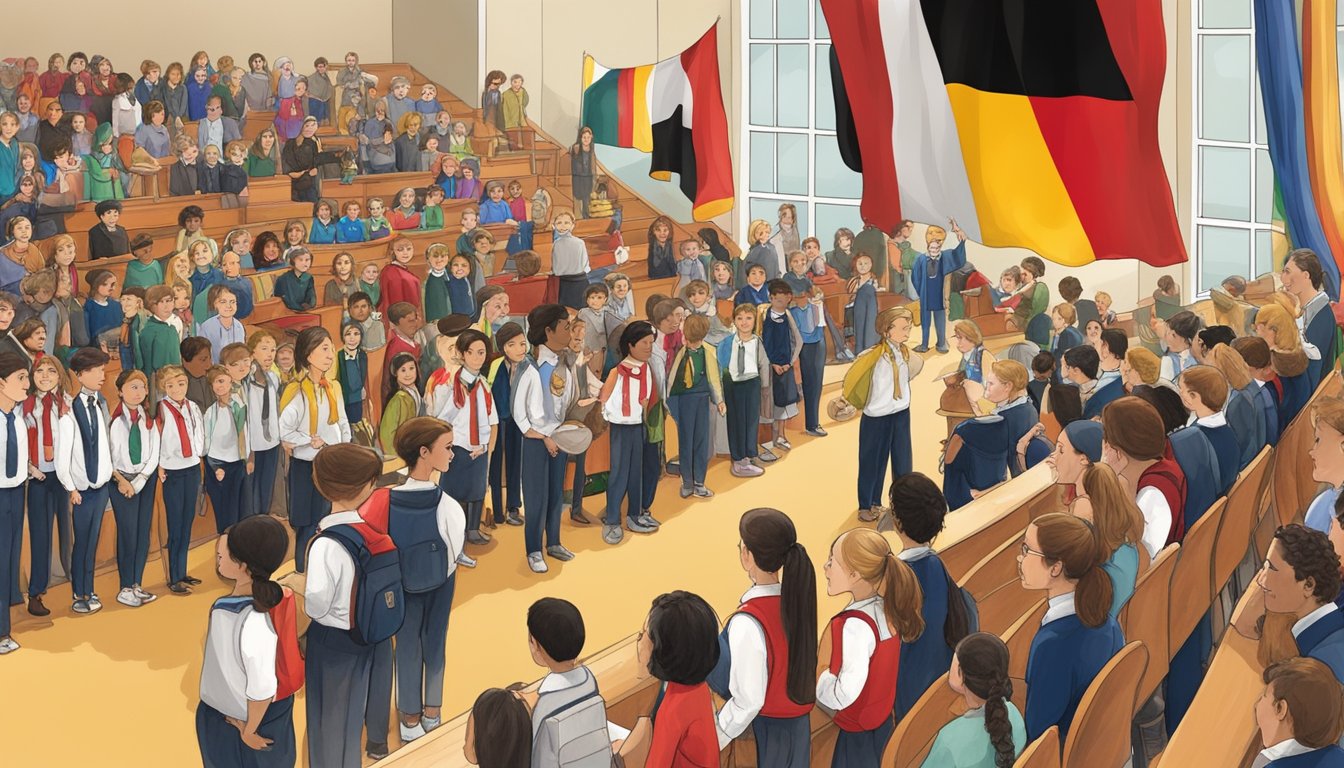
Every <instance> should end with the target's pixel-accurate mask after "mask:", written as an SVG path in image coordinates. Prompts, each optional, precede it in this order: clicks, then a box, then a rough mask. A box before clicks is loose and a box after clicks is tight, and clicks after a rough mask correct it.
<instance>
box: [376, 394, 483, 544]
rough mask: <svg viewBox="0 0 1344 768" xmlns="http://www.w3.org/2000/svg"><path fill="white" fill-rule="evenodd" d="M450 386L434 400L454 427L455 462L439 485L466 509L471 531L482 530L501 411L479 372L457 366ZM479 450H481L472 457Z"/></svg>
mask: <svg viewBox="0 0 1344 768" xmlns="http://www.w3.org/2000/svg"><path fill="white" fill-rule="evenodd" d="M438 389H439V391H442V389H443V388H438ZM447 389H448V390H449V391H447V392H444V393H443V394H442V395H439V394H438V392H436V395H435V399H434V407H435V411H436V412H435V414H434V415H435V416H436V417H438V418H439V419H442V420H443V421H446V422H448V423H449V424H451V425H452V426H453V461H452V463H451V464H449V465H448V471H447V472H443V473H441V474H440V475H439V487H440V488H442V489H443V492H444V493H446V494H448V495H449V496H451V497H452V498H453V499H455V500H456V501H457V502H458V503H460V504H462V506H463V507H464V508H465V509H466V516H467V530H470V531H479V530H480V529H481V510H482V509H484V508H485V492H486V486H487V484H488V481H489V479H490V457H489V456H488V455H487V451H488V449H489V447H490V433H491V432H492V431H493V430H494V429H495V427H496V426H497V425H498V424H499V414H498V413H496V412H495V398H494V396H493V395H491V393H490V385H489V383H488V382H486V380H485V378H484V377H483V376H481V375H480V374H478V373H471V372H470V371H468V370H467V369H466V368H459V369H457V371H456V372H455V373H454V374H453V377H452V380H451V382H450V383H449V386H448V387H447ZM475 451H480V452H481V453H480V455H479V456H476V457H475V458H472V455H471V454H472V453H473V452H475ZM394 538H395V537H394Z"/></svg>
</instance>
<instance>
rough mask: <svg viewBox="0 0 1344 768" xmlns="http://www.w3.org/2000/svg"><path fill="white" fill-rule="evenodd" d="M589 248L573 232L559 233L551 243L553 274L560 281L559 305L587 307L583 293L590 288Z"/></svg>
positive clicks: (573, 307)
mask: <svg viewBox="0 0 1344 768" xmlns="http://www.w3.org/2000/svg"><path fill="white" fill-rule="evenodd" d="M591 269H592V267H591V266H590V265H589V263H588V246H587V245H586V244H585V243H584V242H583V241H582V240H580V239H579V238H577V237H575V236H574V234H573V233H572V232H564V233H560V232H557V233H556V234H555V237H554V238H553V239H552V241H551V274H552V275H555V276H556V277H557V278H558V279H559V281H560V294H559V298H558V299H557V303H560V304H563V305H565V306H566V307H569V308H570V309H582V308H583V307H584V306H585V303H584V300H583V292H584V291H585V290H587V288H588V282H589V274H588V273H589V272H590V271H591Z"/></svg>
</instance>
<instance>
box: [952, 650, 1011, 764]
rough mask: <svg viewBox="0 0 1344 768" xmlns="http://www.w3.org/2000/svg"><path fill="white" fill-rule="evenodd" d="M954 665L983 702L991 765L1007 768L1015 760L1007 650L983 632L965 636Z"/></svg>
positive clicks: (969, 687) (964, 681) (967, 685)
mask: <svg viewBox="0 0 1344 768" xmlns="http://www.w3.org/2000/svg"><path fill="white" fill-rule="evenodd" d="M956 654H957V663H958V665H960V667H961V676H962V682H963V683H964V684H965V686H966V688H967V689H968V690H970V692H971V693H973V694H975V695H976V696H979V697H980V698H982V699H984V700H985V731H986V732H987V733H988V734H989V743H990V745H991V746H993V747H994V765H995V766H996V767H997V768H1010V767H1011V766H1012V764H1013V761H1014V759H1015V756H1016V752H1015V750H1014V747H1013V725H1012V722H1011V721H1009V719H1008V701H1009V700H1010V699H1012V697H1013V681H1012V680H1011V679H1009V677H1008V646H1006V645H1004V643H1003V641H1002V640H1000V639H999V638H997V637H995V636H994V635H991V634H989V633H987V632H976V633H975V634H971V635H967V636H966V639H964V640H962V641H961V642H960V643H958V644H957V650H956Z"/></svg>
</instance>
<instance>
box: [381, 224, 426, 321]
mask: <svg viewBox="0 0 1344 768" xmlns="http://www.w3.org/2000/svg"><path fill="white" fill-rule="evenodd" d="M387 255H388V257H389V258H388V265H387V268H386V269H384V270H383V271H382V272H381V273H380V274H379V275H378V294H379V299H378V308H379V309H380V310H382V311H383V312H384V313H386V314H388V315H390V314H391V309H390V308H391V306H392V305H393V304H398V303H406V304H410V305H411V306H412V307H416V308H417V309H418V308H419V307H420V306H421V301H422V299H423V297H422V295H421V291H422V288H421V286H420V278H418V277H416V276H415V274H414V273H412V272H411V269H410V263H411V259H413V258H415V245H414V244H413V243H412V242H411V241H410V240H409V239H407V238H406V237H405V236H403V235H398V236H396V237H394V238H393V239H392V241H391V242H390V243H388V244H387ZM392 322H393V323H395V322H396V321H395V320H393V321H392Z"/></svg>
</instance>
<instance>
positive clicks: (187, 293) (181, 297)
mask: <svg viewBox="0 0 1344 768" xmlns="http://www.w3.org/2000/svg"><path fill="white" fill-rule="evenodd" d="M172 291H173V316H172V318H171V319H170V320H169V321H168V322H169V324H171V325H172V326H173V330H175V331H177V338H178V340H179V341H186V339H187V337H188V336H190V335H191V332H192V329H194V328H195V327H196V324H195V322H194V318H193V317H192V316H191V286H190V285H188V284H186V283H174V284H173V287H172Z"/></svg>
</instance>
